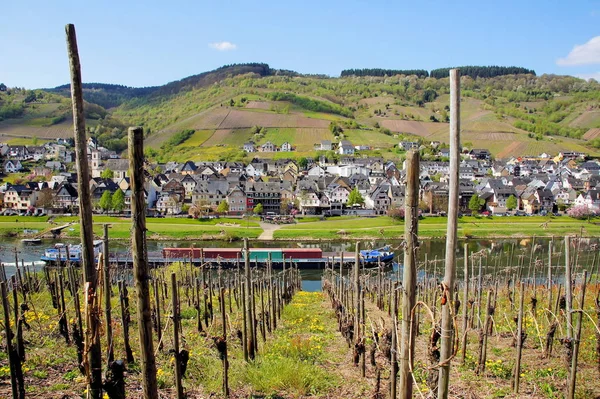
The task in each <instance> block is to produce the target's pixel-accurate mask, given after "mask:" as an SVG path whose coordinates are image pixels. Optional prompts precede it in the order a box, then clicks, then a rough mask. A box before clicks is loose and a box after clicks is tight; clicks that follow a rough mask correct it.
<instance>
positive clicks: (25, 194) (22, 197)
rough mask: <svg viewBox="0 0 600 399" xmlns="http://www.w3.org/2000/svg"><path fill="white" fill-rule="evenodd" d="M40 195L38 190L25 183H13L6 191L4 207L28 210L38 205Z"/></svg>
mask: <svg viewBox="0 0 600 399" xmlns="http://www.w3.org/2000/svg"><path fill="white" fill-rule="evenodd" d="M38 195H39V191H38V190H33V189H31V188H30V187H27V186H25V185H19V184H16V185H13V186H10V187H9V188H8V190H6V191H5V192H4V207H5V208H10V209H14V210H17V211H27V210H30V209H31V208H34V207H35V206H36V201H37V198H38Z"/></svg>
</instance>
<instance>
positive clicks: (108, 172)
mask: <svg viewBox="0 0 600 399" xmlns="http://www.w3.org/2000/svg"><path fill="white" fill-rule="evenodd" d="M100 177H101V178H103V179H112V178H113V177H115V172H113V171H112V170H110V169H104V170H103V171H102V173H101V174H100Z"/></svg>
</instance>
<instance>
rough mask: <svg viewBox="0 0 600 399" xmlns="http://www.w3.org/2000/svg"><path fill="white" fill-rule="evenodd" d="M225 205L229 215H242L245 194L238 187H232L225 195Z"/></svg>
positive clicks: (244, 205)
mask: <svg viewBox="0 0 600 399" xmlns="http://www.w3.org/2000/svg"><path fill="white" fill-rule="evenodd" d="M227 204H228V205H229V214H230V215H243V214H244V213H245V212H246V193H245V192H244V190H242V188H241V187H240V186H239V185H236V186H234V187H233V188H231V189H230V190H229V192H228V193H227Z"/></svg>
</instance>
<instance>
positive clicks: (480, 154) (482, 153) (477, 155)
mask: <svg viewBox="0 0 600 399" xmlns="http://www.w3.org/2000/svg"><path fill="white" fill-rule="evenodd" d="M469 156H470V157H471V159H485V160H488V159H491V158H492V154H490V152H489V151H488V150H487V149H485V148H474V149H472V150H471V151H469Z"/></svg>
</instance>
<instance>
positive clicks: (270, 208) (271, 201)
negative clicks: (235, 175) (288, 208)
mask: <svg viewBox="0 0 600 399" xmlns="http://www.w3.org/2000/svg"><path fill="white" fill-rule="evenodd" d="M244 191H245V192H246V209H247V211H249V212H252V211H253V209H254V207H255V206H256V205H258V204H262V206H263V212H264V213H267V212H274V213H279V211H280V209H281V185H280V183H279V182H273V183H271V182H266V183H265V182H246V187H245V190H244Z"/></svg>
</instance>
